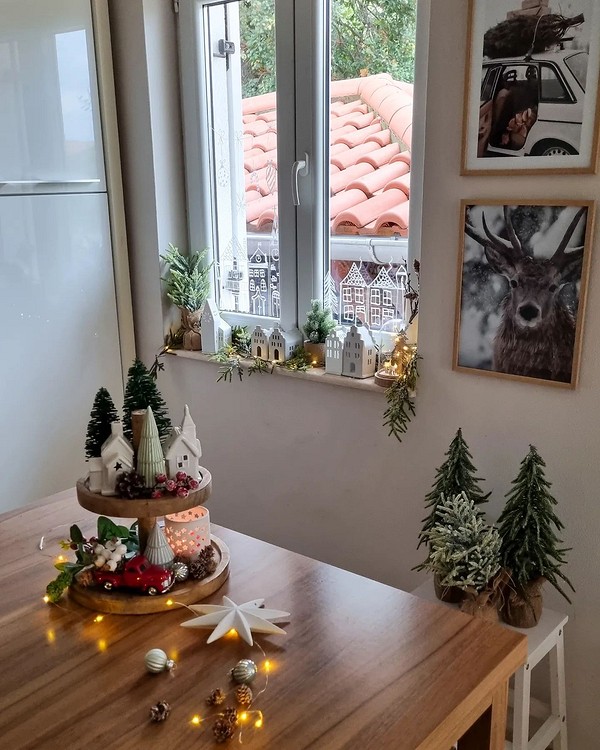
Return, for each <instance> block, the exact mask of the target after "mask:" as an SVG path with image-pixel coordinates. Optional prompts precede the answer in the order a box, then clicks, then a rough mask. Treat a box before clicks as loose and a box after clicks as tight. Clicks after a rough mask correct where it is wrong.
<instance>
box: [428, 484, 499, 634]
mask: <svg viewBox="0 0 600 750" xmlns="http://www.w3.org/2000/svg"><path fill="white" fill-rule="evenodd" d="M419 567H421V568H424V569H425V570H429V571H430V572H432V573H434V574H437V575H438V576H439V584H440V585H441V586H442V587H447V588H456V589H460V590H461V591H462V592H463V600H462V601H461V605H460V607H461V609H462V610H463V611H464V612H467V613H469V614H472V615H475V616H476V617H481V618H483V619H489V620H498V612H497V608H496V605H497V600H498V589H499V586H500V581H499V580H498V579H499V574H500V535H499V534H498V530H497V529H496V528H495V527H493V526H488V525H487V524H486V523H485V521H484V520H483V518H482V517H481V514H480V513H478V511H477V509H476V507H475V503H474V501H473V500H472V499H470V498H469V497H468V496H467V495H466V493H464V492H461V493H459V494H457V495H455V497H454V498H452V499H449V500H446V499H444V498H442V500H441V501H440V503H439V505H438V520H437V521H436V522H435V524H434V526H433V528H432V529H431V531H430V532H429V555H428V556H427V559H426V560H425V561H424V562H423V563H422V564H421V566H419Z"/></svg>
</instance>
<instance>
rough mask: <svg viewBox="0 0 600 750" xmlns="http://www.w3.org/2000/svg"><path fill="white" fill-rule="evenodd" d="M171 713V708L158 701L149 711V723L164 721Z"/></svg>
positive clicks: (164, 702)
mask: <svg viewBox="0 0 600 750" xmlns="http://www.w3.org/2000/svg"><path fill="white" fill-rule="evenodd" d="M170 713H171V706H170V705H169V704H168V703H167V702H166V701H159V702H158V703H157V704H156V705H155V706H152V707H151V709H150V719H151V721H164V720H165V719H166V718H167V717H168V715H169V714H170Z"/></svg>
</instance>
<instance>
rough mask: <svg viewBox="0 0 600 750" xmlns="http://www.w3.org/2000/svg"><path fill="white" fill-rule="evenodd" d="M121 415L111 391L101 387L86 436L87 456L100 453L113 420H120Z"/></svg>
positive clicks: (91, 456)
mask: <svg viewBox="0 0 600 750" xmlns="http://www.w3.org/2000/svg"><path fill="white" fill-rule="evenodd" d="M118 421H119V415H118V414H117V410H116V409H115V405H114V403H113V400H112V398H111V397H110V393H109V392H108V391H107V390H106V388H100V389H99V390H98V393H96V397H95V398H94V405H93V406H92V411H91V413H90V421H89V422H88V426H87V434H86V438H85V457H86V458H95V457H97V456H99V455H100V449H101V448H102V444H103V443H104V441H105V440H106V439H107V438H108V437H110V432H111V427H110V425H111V422H118Z"/></svg>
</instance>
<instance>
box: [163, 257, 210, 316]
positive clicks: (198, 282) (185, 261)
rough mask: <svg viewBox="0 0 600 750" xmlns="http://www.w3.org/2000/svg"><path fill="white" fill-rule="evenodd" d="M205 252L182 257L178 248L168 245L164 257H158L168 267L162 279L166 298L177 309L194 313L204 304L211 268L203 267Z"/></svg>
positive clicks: (208, 289) (208, 291)
mask: <svg viewBox="0 0 600 750" xmlns="http://www.w3.org/2000/svg"><path fill="white" fill-rule="evenodd" d="M207 252H208V251H207V250H202V251H201V252H200V251H196V252H195V253H192V254H191V255H183V254H182V253H181V252H180V251H179V249H178V248H176V247H175V246H174V245H171V244H169V249H168V250H167V252H166V253H165V255H161V256H160V257H161V258H162V260H164V261H165V263H166V264H167V265H168V273H167V275H166V276H165V277H164V278H163V281H164V282H165V284H166V293H167V297H168V298H169V299H170V300H171V302H172V303H173V304H174V305H176V306H177V307H179V308H183V309H185V310H189V311H190V312H195V311H196V310H199V309H200V308H201V307H202V306H203V305H204V303H205V302H206V300H207V298H208V295H209V293H210V279H211V269H212V266H213V264H212V263H211V264H210V265H204V258H205V257H206V253H207Z"/></svg>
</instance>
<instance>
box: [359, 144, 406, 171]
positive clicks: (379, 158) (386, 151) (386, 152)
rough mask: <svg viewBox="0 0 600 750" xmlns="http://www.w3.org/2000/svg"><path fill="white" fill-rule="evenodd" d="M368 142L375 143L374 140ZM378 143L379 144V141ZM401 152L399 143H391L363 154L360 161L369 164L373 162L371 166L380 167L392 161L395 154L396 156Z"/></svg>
mask: <svg viewBox="0 0 600 750" xmlns="http://www.w3.org/2000/svg"><path fill="white" fill-rule="evenodd" d="M367 143H373V141H367ZM376 145H377V146H379V144H378V143H377V144H376ZM399 153H400V146H399V145H398V144H397V143H390V144H389V145H388V146H383V147H381V148H375V149H374V150H373V151H371V152H370V153H368V154H366V156H361V158H360V159H359V161H364V162H366V163H367V164H371V166H373V167H375V169H377V168H378V167H383V166H384V165H385V164H387V163H388V162H389V161H390V159H391V158H392V157H393V156H396V154H399Z"/></svg>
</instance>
